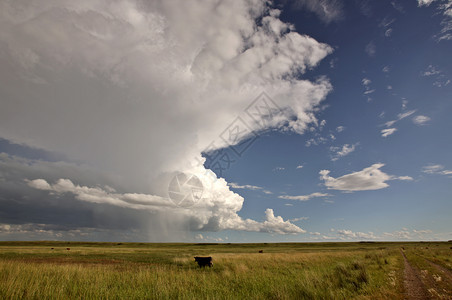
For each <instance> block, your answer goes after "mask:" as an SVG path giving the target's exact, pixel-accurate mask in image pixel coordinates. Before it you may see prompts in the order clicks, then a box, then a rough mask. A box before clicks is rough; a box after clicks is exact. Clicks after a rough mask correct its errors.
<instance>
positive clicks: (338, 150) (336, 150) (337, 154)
mask: <svg viewBox="0 0 452 300" xmlns="http://www.w3.org/2000/svg"><path fill="white" fill-rule="evenodd" d="M357 145H359V143H355V144H352V145H350V144H344V145H343V146H342V147H330V152H332V154H331V160H332V161H336V160H338V159H339V158H341V157H344V156H346V155H349V154H350V153H352V152H353V151H355V147H356V146H357Z"/></svg>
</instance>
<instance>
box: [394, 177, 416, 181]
mask: <svg viewBox="0 0 452 300" xmlns="http://www.w3.org/2000/svg"><path fill="white" fill-rule="evenodd" d="M397 179H398V180H405V181H411V180H413V177H411V176H399V177H397Z"/></svg>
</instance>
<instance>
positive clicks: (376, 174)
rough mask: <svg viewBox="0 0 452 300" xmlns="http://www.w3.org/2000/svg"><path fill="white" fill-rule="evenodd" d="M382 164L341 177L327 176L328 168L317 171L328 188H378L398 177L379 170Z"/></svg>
mask: <svg viewBox="0 0 452 300" xmlns="http://www.w3.org/2000/svg"><path fill="white" fill-rule="evenodd" d="M383 166H384V164H380V163H378V164H373V165H372V166H370V167H367V168H364V169H363V170H361V171H358V172H353V173H351V174H346V175H343V176H341V177H337V178H334V177H331V176H329V174H330V171H329V170H321V171H320V172H319V174H320V179H321V180H323V181H324V184H325V186H326V187H327V188H328V189H332V190H340V191H347V192H354V191H368V190H379V189H384V188H386V187H388V186H389V185H388V184H387V183H386V181H389V180H397V179H400V178H399V177H396V176H392V175H388V174H386V173H384V172H383V171H381V170H380V168H382V167H383Z"/></svg>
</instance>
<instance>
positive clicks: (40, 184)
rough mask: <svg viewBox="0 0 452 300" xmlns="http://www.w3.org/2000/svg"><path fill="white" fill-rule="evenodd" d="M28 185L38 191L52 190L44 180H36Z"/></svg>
mask: <svg viewBox="0 0 452 300" xmlns="http://www.w3.org/2000/svg"><path fill="white" fill-rule="evenodd" d="M27 182H28V185H29V186H30V187H32V188H35V189H38V190H44V191H49V190H51V189H52V187H51V186H50V184H48V183H47V181H45V180H44V179H35V180H32V181H27Z"/></svg>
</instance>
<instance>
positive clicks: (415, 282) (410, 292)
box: [400, 249, 431, 300]
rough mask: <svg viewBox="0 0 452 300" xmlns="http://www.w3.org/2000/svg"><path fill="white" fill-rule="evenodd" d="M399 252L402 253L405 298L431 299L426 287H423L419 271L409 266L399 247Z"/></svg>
mask: <svg viewBox="0 0 452 300" xmlns="http://www.w3.org/2000/svg"><path fill="white" fill-rule="evenodd" d="M400 252H401V253H402V256H403V261H404V270H403V275H404V280H403V286H404V288H405V299H409V300H418V299H419V300H421V299H422V300H424V299H431V297H430V294H429V293H428V291H427V288H426V287H425V285H424V283H423V282H422V280H421V278H420V275H419V272H418V271H417V270H416V269H415V268H413V267H412V266H411V264H410V263H409V261H408V259H407V258H406V255H405V253H404V252H403V250H402V249H400Z"/></svg>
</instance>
